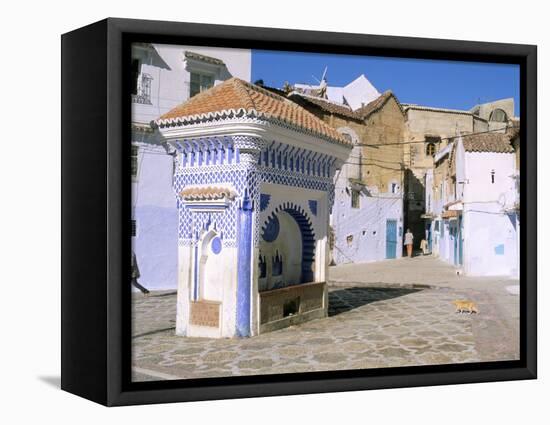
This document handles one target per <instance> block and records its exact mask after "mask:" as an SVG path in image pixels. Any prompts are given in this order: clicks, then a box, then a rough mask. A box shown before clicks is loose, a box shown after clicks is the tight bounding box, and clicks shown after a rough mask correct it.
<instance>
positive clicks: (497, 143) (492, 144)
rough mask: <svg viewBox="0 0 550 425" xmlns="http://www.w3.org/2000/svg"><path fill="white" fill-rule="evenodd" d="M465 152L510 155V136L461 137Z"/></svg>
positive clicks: (501, 134)
mask: <svg viewBox="0 0 550 425" xmlns="http://www.w3.org/2000/svg"><path fill="white" fill-rule="evenodd" d="M462 143H463V145H464V150H465V151H466V152H495V153H512V152H514V148H513V147H512V145H511V144H510V136H508V135H507V134H504V133H483V134H470V135H468V134H466V135H463V136H462Z"/></svg>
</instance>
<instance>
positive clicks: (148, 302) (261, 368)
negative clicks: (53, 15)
mask: <svg viewBox="0 0 550 425" xmlns="http://www.w3.org/2000/svg"><path fill="white" fill-rule="evenodd" d="M330 283H331V286H330V290H329V291H330V293H329V317H328V318H325V319H318V320H314V321H311V322H308V323H305V324H302V325H299V326H295V327H290V328H286V329H283V330H279V331H275V332H271V333H266V334H262V335H259V336H256V337H252V338H248V339H207V338H185V337H178V336H176V335H175V334H174V326H175V317H176V295H175V293H173V292H171V293H170V292H167V293H152V294H150V295H148V296H143V295H141V294H135V295H134V301H133V379H134V380H136V381H144V380H159V379H160V380H162V379H185V378H203V377H218V376H234V375H256V374H272V373H285V372H286V373H289V372H309V371H325V370H334V369H364V368H380V367H394V366H413V365H431V364H445V363H462V362H478V361H494V360H514V359H518V358H519V297H518V295H515V293H517V290H516V288H517V281H514V280H510V279H505V278H501V279H499V278H466V277H464V276H457V275H456V273H455V271H454V269H453V268H452V267H450V266H448V265H446V264H444V263H442V262H440V261H439V260H437V259H433V258H430V257H416V258H413V259H406V258H404V259H399V260H389V261H384V262H379V263H372V264H353V265H346V266H339V267H333V268H331V269H330ZM465 298H467V299H471V300H473V301H475V302H476V304H477V305H478V307H479V314H477V315H476V314H472V315H470V314H458V313H455V311H454V306H453V304H452V301H453V300H456V299H465Z"/></svg>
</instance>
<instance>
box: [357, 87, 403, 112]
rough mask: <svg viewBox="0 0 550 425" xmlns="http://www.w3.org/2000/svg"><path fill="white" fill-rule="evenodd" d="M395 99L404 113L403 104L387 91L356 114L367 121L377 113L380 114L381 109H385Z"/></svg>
mask: <svg viewBox="0 0 550 425" xmlns="http://www.w3.org/2000/svg"><path fill="white" fill-rule="evenodd" d="M392 97H393V98H394V99H395V101H396V102H397V104H398V105H399V108H400V109H401V112H403V108H402V107H401V104H400V103H399V101H398V100H397V98H396V97H395V95H394V94H393V92H392V91H391V90H387V91H385V92H384V93H382V94H381V95H380V96H378V97H377V98H376V99H374V100H373V101H372V102H369V103H367V104H366V105H365V106H362V107H361V108H359V109H357V110H356V111H355V113H356V114H357V115H359V116H360V117H361V118H362V119H367V118H368V117H370V116H371V115H372V114H374V113H375V112H378V111H379V110H380V109H382V108H383V107H384V105H385V104H386V103H387V102H388V100H390V99H391V98H392Z"/></svg>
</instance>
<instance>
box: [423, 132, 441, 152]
mask: <svg viewBox="0 0 550 425" xmlns="http://www.w3.org/2000/svg"><path fill="white" fill-rule="evenodd" d="M424 140H425V142H426V144H425V146H424V148H425V153H426V156H432V157H433V156H434V155H435V152H436V151H437V144H438V143H440V142H441V137H438V136H428V135H427V136H425V137H424Z"/></svg>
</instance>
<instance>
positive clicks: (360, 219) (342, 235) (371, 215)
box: [332, 187, 403, 264]
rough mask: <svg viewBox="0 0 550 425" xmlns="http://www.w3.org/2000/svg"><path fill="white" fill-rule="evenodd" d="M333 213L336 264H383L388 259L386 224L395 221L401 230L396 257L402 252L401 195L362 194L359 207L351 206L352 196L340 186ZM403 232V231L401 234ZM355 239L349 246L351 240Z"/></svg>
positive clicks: (333, 253)
mask: <svg viewBox="0 0 550 425" xmlns="http://www.w3.org/2000/svg"><path fill="white" fill-rule="evenodd" d="M336 190H337V196H336V201H335V204H334V208H333V212H332V226H333V228H334V234H335V241H334V243H335V248H334V249H333V252H332V255H333V259H334V262H335V263H336V264H345V263H352V262H353V263H359V262H370V261H380V260H384V259H385V258H386V221H387V220H396V221H397V227H398V235H397V248H396V258H399V257H401V255H402V251H403V244H402V235H403V200H402V198H401V196H402V195H401V194H390V193H385V194H384V193H379V194H376V195H373V196H367V195H365V194H361V195H360V201H359V202H360V207H359V208H352V207H351V195H348V194H347V193H346V190H345V188H343V187H337V188H336ZM399 229H401V231H399ZM349 236H351V237H352V238H353V240H352V241H351V243H348V239H347V238H348V237H349Z"/></svg>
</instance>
